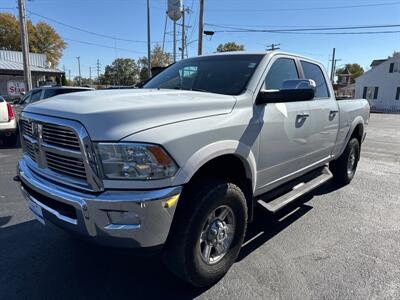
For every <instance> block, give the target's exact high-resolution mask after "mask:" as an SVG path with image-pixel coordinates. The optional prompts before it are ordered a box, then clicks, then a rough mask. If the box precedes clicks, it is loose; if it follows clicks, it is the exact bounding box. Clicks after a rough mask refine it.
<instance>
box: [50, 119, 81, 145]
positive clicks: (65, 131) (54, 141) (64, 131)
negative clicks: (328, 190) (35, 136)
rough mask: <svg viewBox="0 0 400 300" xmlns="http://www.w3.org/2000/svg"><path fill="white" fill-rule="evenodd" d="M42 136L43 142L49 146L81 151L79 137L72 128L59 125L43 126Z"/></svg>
mask: <svg viewBox="0 0 400 300" xmlns="http://www.w3.org/2000/svg"><path fill="white" fill-rule="evenodd" d="M42 135H43V142H45V143H47V144H50V145H54V146H57V147H61V148H68V149H72V150H76V151H80V146H79V140H78V137H77V136H76V134H75V132H74V131H73V130H71V129H70V128H67V127H63V126H58V125H51V124H43V127H42Z"/></svg>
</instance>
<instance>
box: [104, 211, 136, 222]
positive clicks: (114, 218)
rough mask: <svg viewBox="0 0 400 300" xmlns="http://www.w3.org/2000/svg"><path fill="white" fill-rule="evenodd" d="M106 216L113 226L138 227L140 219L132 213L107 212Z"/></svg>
mask: <svg viewBox="0 0 400 300" xmlns="http://www.w3.org/2000/svg"><path fill="white" fill-rule="evenodd" d="M107 215H108V219H109V220H110V223H112V224H115V225H140V217H139V215H138V214H136V213H134V212H133V211H109V212H107Z"/></svg>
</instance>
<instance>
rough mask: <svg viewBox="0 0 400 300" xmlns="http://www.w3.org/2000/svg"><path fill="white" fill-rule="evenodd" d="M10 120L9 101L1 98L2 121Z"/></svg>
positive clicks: (0, 116) (0, 120)
mask: <svg viewBox="0 0 400 300" xmlns="http://www.w3.org/2000/svg"><path fill="white" fill-rule="evenodd" d="M4 122H8V110H7V102H6V101H1V100H0V123H4Z"/></svg>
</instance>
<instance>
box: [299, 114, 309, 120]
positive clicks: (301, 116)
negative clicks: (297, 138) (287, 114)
mask: <svg viewBox="0 0 400 300" xmlns="http://www.w3.org/2000/svg"><path fill="white" fill-rule="evenodd" d="M309 116H310V114H309V113H302V114H298V115H297V118H298V119H306V118H308V117H309Z"/></svg>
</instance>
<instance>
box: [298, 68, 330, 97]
mask: <svg viewBox="0 0 400 300" xmlns="http://www.w3.org/2000/svg"><path fill="white" fill-rule="evenodd" d="M301 67H302V68H303V72H304V76H305V78H306V79H312V80H314V81H315V84H316V88H315V98H328V97H329V91H328V85H327V84H326V80H325V77H324V74H323V73H322V70H321V68H320V67H319V66H318V65H316V64H313V63H309V62H306V61H301Z"/></svg>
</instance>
